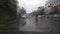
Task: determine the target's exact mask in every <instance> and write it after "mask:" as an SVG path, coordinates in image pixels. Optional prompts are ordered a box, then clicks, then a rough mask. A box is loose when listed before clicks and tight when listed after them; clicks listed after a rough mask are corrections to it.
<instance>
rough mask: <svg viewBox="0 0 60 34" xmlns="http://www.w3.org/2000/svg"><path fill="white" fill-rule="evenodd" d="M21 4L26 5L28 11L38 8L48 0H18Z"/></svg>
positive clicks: (21, 5)
mask: <svg viewBox="0 0 60 34" xmlns="http://www.w3.org/2000/svg"><path fill="white" fill-rule="evenodd" d="M18 1H19V4H18V5H19V6H20V7H24V8H25V9H26V12H27V13H31V12H32V11H34V10H37V8H38V7H39V6H44V4H45V2H46V1H47V0H18Z"/></svg>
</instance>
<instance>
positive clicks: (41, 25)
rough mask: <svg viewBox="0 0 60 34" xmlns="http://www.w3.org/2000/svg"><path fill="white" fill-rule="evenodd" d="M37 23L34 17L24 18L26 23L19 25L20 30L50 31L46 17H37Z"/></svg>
mask: <svg viewBox="0 0 60 34" xmlns="http://www.w3.org/2000/svg"><path fill="white" fill-rule="evenodd" d="M37 23H38V24H36V19H35V17H30V19H28V18H27V19H26V24H25V25H24V26H20V31H31V32H50V31H51V30H52V28H51V24H50V20H49V18H46V17H38V22H37Z"/></svg>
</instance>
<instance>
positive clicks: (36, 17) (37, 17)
mask: <svg viewBox="0 0 60 34" xmlns="http://www.w3.org/2000/svg"><path fill="white" fill-rule="evenodd" d="M35 19H36V24H38V15H36V18H35Z"/></svg>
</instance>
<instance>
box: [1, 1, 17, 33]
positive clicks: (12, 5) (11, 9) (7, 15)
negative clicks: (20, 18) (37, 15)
mask: <svg viewBox="0 0 60 34" xmlns="http://www.w3.org/2000/svg"><path fill="white" fill-rule="evenodd" d="M16 13H17V0H0V31H5V32H6V31H16V30H17V29H16V28H17V27H14V26H15V25H17V21H14V20H16ZM12 23H13V24H12ZM1 25H3V26H1ZM12 26H13V27H12Z"/></svg>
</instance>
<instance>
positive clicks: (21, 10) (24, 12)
mask: <svg viewBox="0 0 60 34" xmlns="http://www.w3.org/2000/svg"><path fill="white" fill-rule="evenodd" d="M19 14H20V16H23V15H24V14H26V10H25V9H24V8H23V7H22V8H21V9H20V10H19Z"/></svg>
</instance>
